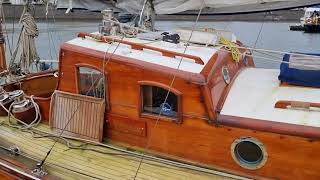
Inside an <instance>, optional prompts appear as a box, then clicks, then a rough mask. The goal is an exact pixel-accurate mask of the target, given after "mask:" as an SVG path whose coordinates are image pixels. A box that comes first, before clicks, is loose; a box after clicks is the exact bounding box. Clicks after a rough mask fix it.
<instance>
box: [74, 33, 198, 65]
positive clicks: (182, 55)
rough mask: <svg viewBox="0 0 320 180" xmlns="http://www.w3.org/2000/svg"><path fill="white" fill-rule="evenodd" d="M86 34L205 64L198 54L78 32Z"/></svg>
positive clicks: (79, 35) (103, 40) (105, 40)
mask: <svg viewBox="0 0 320 180" xmlns="http://www.w3.org/2000/svg"><path fill="white" fill-rule="evenodd" d="M86 36H88V37H91V38H93V39H96V40H99V41H102V42H118V43H122V44H126V45H129V46H131V48H132V49H135V50H143V49H149V50H153V51H158V52H160V53H161V54H162V56H167V57H171V58H175V57H176V56H180V57H184V58H188V59H192V60H194V61H195V63H197V64H201V65H204V62H203V61H202V59H201V58H200V57H198V56H193V55H189V54H184V53H179V52H174V51H169V50H165V49H161V48H156V47H152V46H147V45H145V44H139V43H134V42H130V41H125V40H121V39H115V38H112V37H110V36H103V35H100V34H90V33H85V32H80V33H79V34H78V37H81V38H85V37H86Z"/></svg>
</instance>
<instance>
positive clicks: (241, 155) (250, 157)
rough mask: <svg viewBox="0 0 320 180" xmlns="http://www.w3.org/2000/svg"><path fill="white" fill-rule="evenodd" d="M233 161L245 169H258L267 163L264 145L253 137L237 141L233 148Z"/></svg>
mask: <svg viewBox="0 0 320 180" xmlns="http://www.w3.org/2000/svg"><path fill="white" fill-rule="evenodd" d="M231 154H232V157H233V159H234V160H235V161H236V162H237V163H238V164H239V165H240V166H241V167H243V168H246V169H252V170H254V169H258V168H260V167H262V166H263V165H264V164H265V163H266V161H267V152H266V149H265V147H264V145H263V144H262V143H261V142H259V141H258V140H257V139H255V138H252V137H244V138H240V139H237V140H236V141H234V143H233V144H232V146H231Z"/></svg>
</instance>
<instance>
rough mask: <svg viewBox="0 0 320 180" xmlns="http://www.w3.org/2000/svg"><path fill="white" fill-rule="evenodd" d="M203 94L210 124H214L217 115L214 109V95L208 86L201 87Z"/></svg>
mask: <svg viewBox="0 0 320 180" xmlns="http://www.w3.org/2000/svg"><path fill="white" fill-rule="evenodd" d="M201 92H202V94H203V97H204V103H205V107H206V110H207V113H208V115H209V120H208V123H209V124H212V123H213V122H214V121H216V119H217V114H216V111H215V109H214V107H213V101H212V94H211V91H210V89H209V87H208V85H204V86H201Z"/></svg>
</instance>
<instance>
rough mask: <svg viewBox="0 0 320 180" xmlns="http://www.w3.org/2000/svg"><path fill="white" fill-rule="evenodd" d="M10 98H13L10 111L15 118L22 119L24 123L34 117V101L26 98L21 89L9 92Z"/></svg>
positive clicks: (28, 122)
mask: <svg viewBox="0 0 320 180" xmlns="http://www.w3.org/2000/svg"><path fill="white" fill-rule="evenodd" d="M9 96H10V99H13V100H14V102H13V103H12V105H11V106H12V107H11V109H10V111H11V112H12V114H13V115H14V116H15V118H17V119H19V120H21V121H23V122H24V123H26V124H30V123H32V122H33V121H34V120H35V119H36V117H37V112H36V107H35V103H34V102H32V101H31V100H30V99H26V98H25V96H24V92H23V91H22V90H15V91H12V92H9Z"/></svg>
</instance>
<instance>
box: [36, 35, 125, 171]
mask: <svg viewBox="0 0 320 180" xmlns="http://www.w3.org/2000/svg"><path fill="white" fill-rule="evenodd" d="M124 38H125V34H123V36H122V39H124ZM120 44H121V43H120V42H119V43H118V44H117V47H116V48H115V49H114V51H113V52H112V54H111V55H110V56H109V58H108V60H107V62H106V63H105V58H106V55H107V53H108V51H106V52H105V55H104V60H103V72H104V71H105V65H106V64H107V63H109V61H110V59H111V58H112V57H113V55H114V54H115V52H116V50H117V49H118V47H119V45H120ZM111 46H112V45H110V46H109V48H110V47H111ZM109 48H108V49H109ZM104 73H105V72H104ZM103 76H105V74H103ZM93 84H94V83H93ZM91 88H92V87H91ZM91 88H90V89H91ZM89 92H90V91H88V92H87V93H86V95H88V93H89ZM104 101H105V98H104ZM80 106H81V104H79V105H78V106H77V108H76V110H75V111H74V112H73V113H72V115H71V117H70V118H69V119H68V121H67V123H66V125H65V126H64V128H63V129H62V131H61V132H60V134H59V136H58V137H61V136H62V134H63V132H64V131H65V130H66V128H67V126H68V125H69V123H70V122H71V120H72V119H73V117H74V115H75V114H76V112H77V111H78V110H79V109H80ZM56 143H57V140H56V141H55V142H54V144H53V145H52V147H51V148H50V149H49V151H48V152H47V154H46V156H45V157H44V159H43V160H42V161H41V162H40V163H39V164H38V168H39V169H41V168H42V166H43V164H44V163H45V161H46V159H47V158H48V156H49V155H50V153H51V152H52V149H53V148H54V146H55V145H56Z"/></svg>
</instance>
